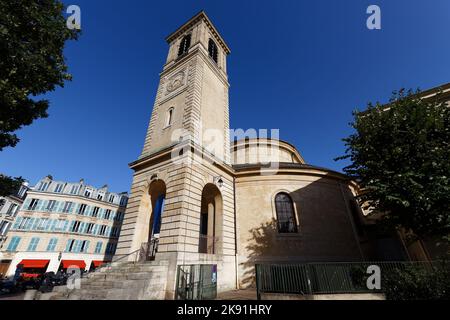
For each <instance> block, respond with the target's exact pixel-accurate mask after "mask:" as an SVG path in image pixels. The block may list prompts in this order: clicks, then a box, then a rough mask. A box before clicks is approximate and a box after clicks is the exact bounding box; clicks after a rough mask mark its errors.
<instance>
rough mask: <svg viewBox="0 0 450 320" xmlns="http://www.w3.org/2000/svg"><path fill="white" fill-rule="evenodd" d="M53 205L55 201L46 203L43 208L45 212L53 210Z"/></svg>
mask: <svg viewBox="0 0 450 320" xmlns="http://www.w3.org/2000/svg"><path fill="white" fill-rule="evenodd" d="M55 205H56V201H55V200H50V201H49V202H47V206H46V207H45V211H50V212H51V211H53V210H54V209H55Z"/></svg>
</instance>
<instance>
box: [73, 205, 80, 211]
mask: <svg viewBox="0 0 450 320" xmlns="http://www.w3.org/2000/svg"><path fill="white" fill-rule="evenodd" d="M73 210H74V211H73V212H75V213H79V212H80V204H79V203H75V205H74V209H73Z"/></svg>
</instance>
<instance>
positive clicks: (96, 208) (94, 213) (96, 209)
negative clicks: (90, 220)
mask: <svg viewBox="0 0 450 320" xmlns="http://www.w3.org/2000/svg"><path fill="white" fill-rule="evenodd" d="M99 210H100V208H99V207H94V210H93V211H92V216H93V217H94V218H96V217H97V216H98V211H99Z"/></svg>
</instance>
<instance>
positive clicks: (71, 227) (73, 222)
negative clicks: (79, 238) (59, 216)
mask: <svg viewBox="0 0 450 320" xmlns="http://www.w3.org/2000/svg"><path fill="white" fill-rule="evenodd" d="M74 224H75V220H72V221H70V225H69V230H68V231H69V232H72V230H73V225H74Z"/></svg>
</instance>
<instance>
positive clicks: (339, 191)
mask: <svg viewBox="0 0 450 320" xmlns="http://www.w3.org/2000/svg"><path fill="white" fill-rule="evenodd" d="M167 42H168V44H169V53H168V57H167V61H166V64H165V66H164V68H163V71H162V73H161V75H160V83H159V86H158V91H157V96H156V101H155V104H154V107H153V112H152V116H151V119H150V123H149V128H148V132H147V135H146V138H145V143H144V147H143V151H142V154H141V155H140V157H139V158H138V160H136V161H135V162H133V163H131V164H130V167H131V168H132V169H133V170H134V175H133V184H132V189H131V196H130V200H129V204H128V207H127V211H126V214H125V220H124V223H123V227H122V233H121V236H120V239H119V243H118V248H117V258H119V259H122V258H123V257H128V259H129V260H130V261H132V260H133V259H134V254H133V253H135V252H137V251H139V250H140V248H141V247H142V244H143V243H147V242H152V241H155V239H156V240H158V242H159V244H158V250H157V253H156V255H155V257H154V259H155V260H156V261H155V263H163V262H164V263H165V265H167V267H168V271H167V281H166V289H165V297H166V298H174V296H175V290H176V288H175V285H176V277H177V275H176V273H177V266H179V265H188V264H215V265H217V287H218V291H219V292H221V291H226V290H230V289H235V288H242V287H247V286H252V285H253V276H254V275H253V266H254V264H255V263H256V262H264V261H266V262H267V261H270V262H286V261H329V260H333V261H339V260H343V261H355V260H356V261H357V260H362V259H363V257H362V253H361V250H360V248H359V243H358V239H357V236H356V235H355V232H354V222H353V220H352V219H353V218H352V216H351V213H350V208H349V203H348V202H349V201H351V200H352V199H353V196H354V194H355V193H356V190H357V186H356V185H355V184H354V183H353V182H351V181H349V180H348V179H347V178H346V177H345V176H344V175H342V174H339V173H336V172H332V171H330V170H327V169H323V168H317V167H313V166H310V165H307V164H306V163H305V161H304V159H303V157H302V156H301V155H300V153H299V152H298V151H297V150H296V149H295V147H294V146H292V145H290V144H289V143H286V142H283V141H279V140H272V139H244V140H241V141H235V142H234V143H233V144H232V145H231V143H230V130H229V108H228V89H229V84H228V80H227V73H226V57H227V55H228V54H229V53H230V50H229V48H228V46H227V45H226V44H225V42H224V40H223V39H222V38H221V36H220V35H219V34H218V32H217V30H216V29H215V27H214V26H213V25H212V23H211V21H210V20H209V19H208V17H207V16H206V14H205V13H204V12H201V13H199V14H198V15H196V16H195V17H193V18H192V19H191V20H189V21H188V22H187V23H186V24H184V25H183V26H182V27H180V28H179V29H178V30H177V31H175V32H174V33H172V34H171V35H170V36H169V37H168V38H167ZM211 42H213V44H211ZM186 44H189V47H188V50H184V51H183V48H184V46H187V45H186ZM280 192H283V193H285V194H288V195H289V196H290V197H291V199H292V200H293V202H294V207H295V212H296V221H297V222H298V226H296V227H297V228H296V230H297V232H296V233H295V234H282V233H280V232H278V231H277V227H276V226H275V225H274V223H275V224H276V218H277V213H276V208H275V205H274V199H275V196H276V194H277V193H280ZM161 197H162V198H163V199H164V200H163V201H164V202H163V209H161V204H159V199H161ZM159 217H160V218H159ZM158 219H160V221H161V223H160V228H159V227H155V226H159V224H158V223H156V224H155V220H158ZM142 298H145V297H142Z"/></svg>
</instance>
